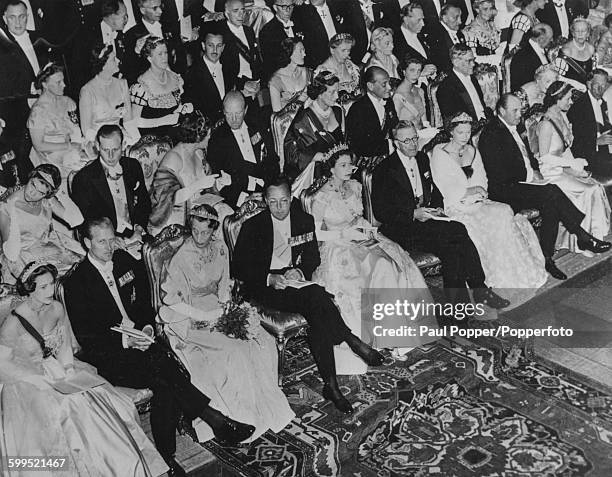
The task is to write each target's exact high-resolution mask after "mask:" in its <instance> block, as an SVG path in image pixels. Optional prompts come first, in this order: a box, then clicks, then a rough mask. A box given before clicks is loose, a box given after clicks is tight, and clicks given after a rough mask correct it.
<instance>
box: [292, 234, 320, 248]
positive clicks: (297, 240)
mask: <svg viewBox="0 0 612 477" xmlns="http://www.w3.org/2000/svg"><path fill="white" fill-rule="evenodd" d="M313 240H314V232H308V233H305V234H302V235H296V236H295V237H289V238H288V239H287V243H288V244H289V246H290V247H297V246H298V245H302V244H303V243H306V242H312V241H313Z"/></svg>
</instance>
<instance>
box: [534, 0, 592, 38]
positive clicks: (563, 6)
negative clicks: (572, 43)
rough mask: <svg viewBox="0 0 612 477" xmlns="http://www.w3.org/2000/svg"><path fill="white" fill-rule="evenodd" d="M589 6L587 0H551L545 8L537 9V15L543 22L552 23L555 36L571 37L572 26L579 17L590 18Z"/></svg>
mask: <svg viewBox="0 0 612 477" xmlns="http://www.w3.org/2000/svg"><path fill="white" fill-rule="evenodd" d="M588 16H589V7H587V2H586V1H585V0H551V1H550V2H546V4H545V5H544V8H542V9H540V10H537V11H536V17H538V20H540V21H541V22H542V23H546V24H547V25H550V27H551V28H552V31H553V36H554V38H557V37H559V36H563V37H565V38H569V37H570V26H571V24H572V22H573V21H574V20H575V19H576V18H578V17H583V18H588Z"/></svg>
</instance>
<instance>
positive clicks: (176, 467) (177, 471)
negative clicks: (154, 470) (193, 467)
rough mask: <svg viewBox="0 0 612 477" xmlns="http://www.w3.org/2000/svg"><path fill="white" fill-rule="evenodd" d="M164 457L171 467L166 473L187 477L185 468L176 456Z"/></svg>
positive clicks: (170, 476) (176, 476)
mask: <svg viewBox="0 0 612 477" xmlns="http://www.w3.org/2000/svg"><path fill="white" fill-rule="evenodd" d="M162 457H163V459H164V461H165V462H166V464H167V465H168V467H169V469H168V472H167V474H166V475H167V476H168V477H187V473H186V472H185V470H183V468H182V467H181V464H179V463H178V462H177V461H176V459H175V458H174V456H171V457H167V456H166V457H164V456H162Z"/></svg>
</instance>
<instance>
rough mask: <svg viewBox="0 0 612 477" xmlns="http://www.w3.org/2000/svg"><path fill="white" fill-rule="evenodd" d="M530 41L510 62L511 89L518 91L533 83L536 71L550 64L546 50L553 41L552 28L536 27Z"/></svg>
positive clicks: (541, 24)
mask: <svg viewBox="0 0 612 477" xmlns="http://www.w3.org/2000/svg"><path fill="white" fill-rule="evenodd" d="M529 35H530V38H529V40H528V41H527V42H526V43H524V44H523V46H522V47H521V48H520V49H519V50H518V51H517V52H516V53H515V54H514V57H513V58H512V61H511V62H510V87H511V88H512V91H517V90H518V89H519V88H520V87H521V86H523V85H524V84H525V83H529V82H530V81H533V77H534V75H535V71H536V70H537V69H538V68H539V67H540V66H542V65H546V64H548V63H549V61H548V58H547V56H546V48H547V47H548V45H550V42H551V41H552V39H553V33H552V28H550V26H548V25H546V24H545V23H540V24H538V25H536V26H534V27H533V28H532V29H531V33H529Z"/></svg>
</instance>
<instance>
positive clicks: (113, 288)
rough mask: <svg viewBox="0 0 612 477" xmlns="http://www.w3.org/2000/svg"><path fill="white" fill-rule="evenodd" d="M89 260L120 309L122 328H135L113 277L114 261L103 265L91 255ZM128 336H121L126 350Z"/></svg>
mask: <svg viewBox="0 0 612 477" xmlns="http://www.w3.org/2000/svg"><path fill="white" fill-rule="evenodd" d="M87 259H88V260H89V262H90V263H91V264H92V265H93V266H94V268H95V269H96V270H98V273H100V275H101V276H102V280H104V283H105V284H106V286H107V288H108V291H109V292H110V293H111V295H112V296H113V300H115V303H116V305H117V308H119V313H121V318H122V320H121V326H123V327H124V328H134V322H133V321H132V320H130V317H129V316H128V314H127V312H126V311H125V307H124V306H123V302H122V301H121V295H119V288H118V287H117V283H116V282H115V276H114V275H113V261H112V260H111V261H110V262H107V263H104V264H102V263H101V262H99V261H98V260H96V259H95V258H93V257H92V256H91V254H89V253H88V254H87ZM127 338H128V337H127V336H126V335H123V334H122V335H121V343H122V344H123V347H124V348H127V347H128V346H127Z"/></svg>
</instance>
